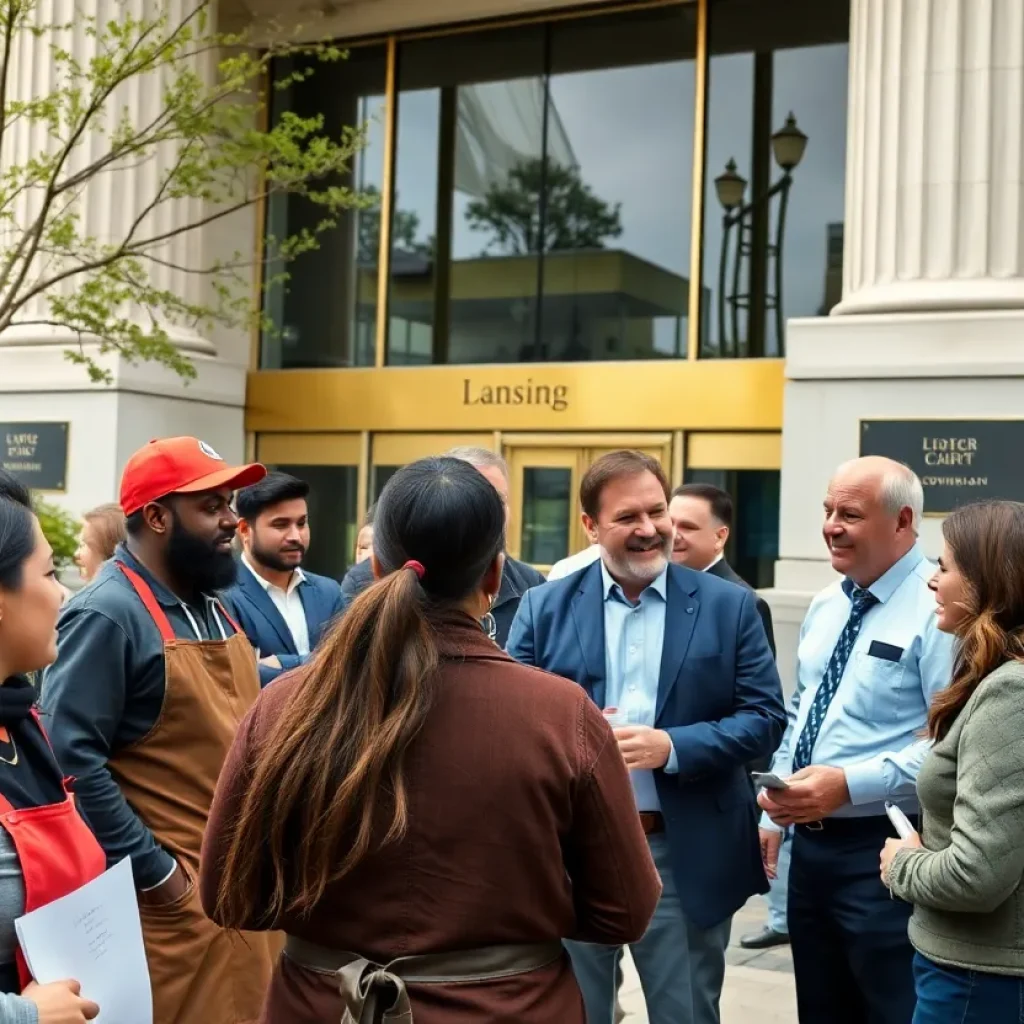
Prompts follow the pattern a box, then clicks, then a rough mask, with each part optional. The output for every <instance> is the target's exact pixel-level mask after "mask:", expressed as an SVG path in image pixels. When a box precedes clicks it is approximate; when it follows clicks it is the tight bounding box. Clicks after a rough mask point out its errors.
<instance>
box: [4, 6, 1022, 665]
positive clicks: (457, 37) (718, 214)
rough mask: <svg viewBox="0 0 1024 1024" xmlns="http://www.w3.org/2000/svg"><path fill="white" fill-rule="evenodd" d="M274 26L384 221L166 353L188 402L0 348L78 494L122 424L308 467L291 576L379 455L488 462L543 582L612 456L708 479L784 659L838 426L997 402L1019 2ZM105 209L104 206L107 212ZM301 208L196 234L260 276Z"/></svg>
mask: <svg viewBox="0 0 1024 1024" xmlns="http://www.w3.org/2000/svg"><path fill="white" fill-rule="evenodd" d="M90 2H91V3H93V4H95V5H97V7H98V8H101V7H102V6H103V5H104V4H105V3H107V2H108V0H90ZM186 2H187V0H174V3H176V4H184V3H186ZM282 10H283V8H282V5H281V4H280V2H279V0H246V2H245V3H243V2H242V0H222V7H221V18H222V20H223V22H224V25H225V26H226V27H229V28H234V27H238V26H240V25H242V24H249V25H254V26H256V31H257V32H265V31H268V29H267V27H266V26H268V25H269V24H270V19H271V17H272V16H273V15H275V14H280V13H281V12H282ZM295 17H296V18H298V19H299V20H300V21H304V22H305V23H307V24H306V27H305V30H306V31H308V32H309V33H310V34H311V36H315V37H317V38H336V39H340V40H343V41H344V42H345V44H346V46H347V47H348V49H349V56H348V59H347V60H346V61H344V62H342V63H339V64H337V65H328V66H323V67H321V68H318V69H317V71H316V73H315V74H314V75H313V76H312V77H311V78H310V79H309V80H308V81H306V82H304V83H302V84H301V85H298V86H293V87H292V88H290V89H289V90H286V91H283V92H273V91H271V92H272V94H273V97H274V105H273V109H272V110H271V112H270V116H280V114H281V112H282V111H284V110H286V109H290V110H294V111H297V112H299V113H300V114H303V115H309V114H311V113H320V114H322V115H323V116H324V118H325V123H326V124H327V125H328V126H332V125H333V126H341V125H346V124H357V123H365V124H367V126H368V136H367V138H368V144H367V146H366V148H365V149H364V150H363V152H362V153H361V154H360V156H359V157H358V159H357V160H356V162H355V164H354V166H353V167H352V173H351V180H350V184H351V185H352V186H353V187H357V188H359V189H361V190H363V191H364V192H366V193H369V194H371V195H373V196H375V197H376V201H375V202H374V203H373V204H372V205H371V206H370V207H369V208H368V209H366V210H364V211H362V212H360V213H358V214H356V213H353V214H352V215H351V216H350V217H348V218H347V219H346V220H345V222H344V223H343V224H341V225H339V227H338V228H337V229H336V230H334V231H332V232H331V233H330V234H329V235H327V236H325V237H324V238H323V240H322V244H321V246H320V248H319V250H317V251H316V252H314V253H309V254H307V255H305V256H303V257H302V258H301V259H300V260H299V261H298V262H297V263H296V264H295V265H294V266H293V267H292V280H291V283H290V285H289V286H288V287H287V288H281V287H277V288H272V289H270V290H268V292H267V294H266V296H265V300H264V302H265V305H264V308H265V311H266V313H267V314H268V315H269V317H270V318H271V319H272V321H273V322H274V324H275V329H274V330H273V331H270V332H267V333H266V335H265V336H263V337H253V338H242V337H238V336H235V335H232V334H229V333H225V334H224V335H223V336H220V337H213V338H198V337H182V338H181V339H180V341H181V344H182V345H183V346H184V347H185V348H186V349H187V350H188V351H189V353H190V354H191V355H192V356H193V357H194V360H195V364H196V366H197V368H198V369H199V378H198V380H197V381H196V382H195V383H194V384H192V385H190V386H189V387H188V388H184V389H183V388H182V387H181V385H180V383H179V382H178V381H177V380H175V379H174V378H173V377H171V376H170V375H168V374H165V373H163V372H158V371H156V370H154V368H152V367H148V366H146V365H140V366H136V367H131V366H124V365H117V364H112V371H113V373H114V377H115V383H114V385H113V386H111V387H109V388H97V387H95V386H91V385H89V384H88V383H87V382H86V381H85V380H84V379H83V377H82V374H81V371H80V370H79V369H77V368H75V367H72V366H70V365H67V364H66V363H65V362H64V360H63V359H62V355H61V349H62V346H63V345H64V344H67V342H68V339H66V338H60V337H56V336H52V335H47V336H40V335H39V334H38V333H35V334H34V333H32V332H31V331H28V330H27V329H26V330H24V331H21V332H18V331H11V332H8V334H7V335H5V336H4V337H3V338H0V403H2V410H3V411H2V415H0V420H3V421H4V422H5V423H10V424H16V425H17V424H31V423H39V422H44V421H59V422H63V423H67V424H69V427H68V435H67V436H68V461H67V473H66V480H65V481H64V487H63V491H64V495H63V498H62V500H64V501H65V502H66V503H67V504H68V505H69V506H70V507H71V508H73V509H74V510H81V509H83V508H85V507H87V506H89V505H91V504H95V503H98V502H100V501H106V500H109V499H110V498H111V496H112V495H113V493H114V488H115V485H116V479H117V474H118V472H119V470H120V466H121V465H122V464H123V462H124V459H125V458H126V457H127V455H128V453H129V452H130V451H131V450H132V449H133V448H135V447H136V446H137V445H138V444H140V443H142V442H144V441H145V440H148V438H149V437H151V436H154V435H158V434H167V433H179V432H186V431H187V432H191V433H198V434H202V435H204V436H205V437H206V439H207V440H209V441H210V443H212V444H214V445H215V446H217V447H219V448H221V449H222V450H223V454H224V455H225V456H231V457H241V456H242V455H243V454H246V453H248V454H249V455H250V456H255V457H258V458H260V459H261V460H263V461H265V462H268V463H270V464H273V465H277V466H281V467H284V468H289V469H290V470H292V471H294V472H296V473H299V474H301V475H303V476H305V477H307V478H309V479H310V481H311V482H312V483H313V484H314V487H315V498H314V510H313V511H314V515H315V518H316V522H317V538H316V552H315V554H314V560H315V561H316V566H315V568H318V569H320V570H322V571H326V572H333V573H335V574H338V573H341V572H342V571H343V570H344V568H345V566H346V564H347V563H348V561H349V559H350V558H351V555H352V549H353V546H354V537H355V532H356V530H357V528H358V524H359V522H360V519H361V517H362V515H363V514H364V512H365V510H366V508H367V506H368V505H369V504H370V503H371V502H372V501H373V500H374V498H375V496H376V495H377V494H378V493H379V491H380V488H381V487H382V486H383V484H384V483H385V482H386V480H387V479H388V477H389V475H390V474H391V473H393V472H394V470H395V468H397V467H398V466H401V465H402V464H403V463H405V462H407V461H409V460H410V459H414V458H417V457H419V456H422V455H424V454H428V453H432V452H439V451H443V450H444V449H446V448H448V447H450V446H451V445H453V444H466V443H474V444H483V445H486V446H488V447H492V448H495V449H497V450H501V451H503V452H504V454H505V455H506V457H507V458H508V460H509V464H510V468H511V472H512V498H513V517H512V524H511V529H510V536H509V549H510V551H511V552H512V553H513V554H515V555H516V556H518V557H520V558H524V559H526V560H528V561H530V562H533V563H534V564H537V565H539V566H542V567H543V566H546V565H550V564H551V563H552V562H554V561H555V560H557V559H558V558H560V557H562V556H563V555H565V554H567V553H569V552H570V551H572V550H575V549H576V548H578V547H580V546H582V544H583V543H584V539H583V537H582V533H581V530H580V527H579V526H578V522H577V520H578V515H577V506H576V498H575V494H576V490H577V487H578V484H579V479H580V476H581V474H582V473H583V471H584V470H585V468H586V466H587V464H588V463H589V462H590V461H591V460H592V459H593V458H595V457H596V456H597V455H599V454H600V453H601V452H602V451H605V450H608V449H610V448H614V447H618V446H622V445H631V446H637V447H641V448H644V449H646V450H648V451H651V452H652V453H654V454H656V455H657V456H658V457H659V458H661V459H662V461H663V464H664V465H665V467H666V470H667V471H668V473H669V475H670V477H671V478H672V480H673V482H681V481H683V480H708V481H712V482H716V483H719V484H721V485H723V486H725V487H727V488H728V489H730V490H731V491H732V492H733V493H734V496H735V498H736V500H737V507H738V521H737V524H736V530H735V531H734V539H733V543H732V549H731V552H730V555H731V558H732V560H733V562H734V564H735V565H736V567H737V568H738V569H739V570H740V571H741V572H742V573H743V574H744V575H745V576H746V577H747V578H748V579H749V580H750V581H751V582H752V583H754V584H755V585H758V586H760V587H762V588H764V589H766V590H767V591H768V593H769V596H770V599H771V600H772V602H773V604H774V606H775V611H776V618H777V620H778V626H779V629H778V632H779V638H780V642H781V651H780V659H781V664H782V666H783V669H784V672H785V673H786V674H789V666H790V665H791V663H792V660H793V646H794V643H795V636H796V630H797V628H798V626H799V622H800V619H801V617H802V615H803V612H804V610H805V608H806V604H807V601H808V599H809V597H810V595H811V594H812V593H813V592H814V591H815V590H816V589H818V588H819V587H820V586H821V585H822V584H823V583H824V582H827V580H828V579H829V578H831V570H830V568H829V567H828V562H827V559H826V558H825V551H824V547H823V544H822V542H821V538H820V518H821V512H820V509H821V498H822V496H823V493H824V489H825V486H826V484H827V480H828V476H829V473H830V471H831V469H832V468H833V467H834V466H835V465H836V464H837V463H838V462H839V461H841V460H842V459H845V458H849V457H852V456H854V455H856V454H858V452H859V451H860V450H861V449H862V445H864V444H868V442H866V441H865V440H864V436H863V435H865V432H866V431H867V429H868V427H866V426H865V422H867V423H874V422H876V421H896V420H900V421H903V420H906V421H910V420H915V419H916V420H934V419H939V418H943V417H945V418H947V419H950V420H955V419H992V418H993V417H1007V418H1010V417H1013V416H1015V415H1018V407H1019V406H1020V405H1021V398H1024V386H1022V383H1021V380H1020V377H1021V375H1022V374H1024V330H1022V328H1024V212H1022V211H1024V171H1022V168H1024V135H1022V125H1024V0H984V2H982V0H653V2H647V0H632V2H629V3H622V2H615V0H612V2H608V3H603V4H602V3H595V4H589V5H586V6H580V5H578V4H574V3H563V2H558V0H436V2H434V3H430V4H426V3H411V2H407V0H337V2H334V3H325V4H323V5H320V6H316V5H312V6H310V5H307V6H306V7H304V8H303V9H302V10H301V11H300V12H299V13H298V14H297V15H295ZM22 56H23V59H25V60H26V61H30V60H31V59H32V56H33V55H32V54H24V55H22ZM38 56H39V55H38V54H37V55H36V58H37V59H38ZM26 66H28V65H26ZM21 81H23V82H24V83H25V87H26V88H31V82H32V79H31V76H29V75H27V74H25V75H23V77H22V79H21ZM26 144H28V140H26ZM129 193H130V190H129ZM114 198H115V197H114V196H113V195H110V196H107V197H99V199H98V201H97V204H96V206H95V207H94V214H95V215H96V216H97V217H99V218H101V219H102V218H103V217H105V216H128V215H130V209H128V208H125V207H123V206H122V205H119V204H120V203H121V202H122V197H121V196H120V195H118V197H117V200H118V201H117V202H115V201H114ZM104 202H106V205H104ZM315 216H316V212H315V211H314V210H310V209H309V208H307V207H306V206H304V205H303V203H302V201H301V200H296V199H291V200H280V201H274V202H272V203H270V204H268V207H267V208H266V209H263V210H258V211H253V212H252V214H251V215H248V216H244V217H242V216H240V217H236V218H234V219H233V220H232V221H231V223H230V224H229V225H227V226H221V228H219V229H218V231H217V232H212V233H211V234H210V237H209V238H207V239H205V240H204V242H203V245H204V248H206V247H209V249H210V251H211V252H215V251H217V249H218V247H220V246H224V247H225V248H228V249H230V248H231V247H235V246H237V245H239V244H242V245H245V244H248V245H252V246H254V247H255V249H256V251H257V252H258V253H260V255H261V257H262V258H263V259H264V260H265V261H266V262H267V265H268V268H269V269H268V273H271V274H273V273H274V271H275V266H274V259H273V239H274V238H275V237H281V236H282V235H283V234H286V233H291V232H294V231H296V230H300V229H301V228H302V227H303V226H305V225H308V224H310V223H312V218H314V217H315ZM268 239H269V240H270V241H269V242H268ZM171 284H172V285H173V282H171ZM179 284H180V286H181V287H183V288H187V287H188V284H187V282H185V281H182V282H179ZM904 440H905V439H904ZM868 446H869V447H870V444H869V445H868ZM937 486H938V485H937ZM954 489H957V488H954ZM958 493H959V491H958ZM930 494H931V492H930ZM929 500H930V501H932V498H931V497H930V499H929ZM940 504H941V500H940ZM937 530H938V520H937V519H933V518H929V519H928V520H927V521H926V523H925V526H924V531H923V536H924V542H925V545H926V547H927V548H928V549H929V550H930V551H932V552H934V551H935V549H936V547H937V543H938V534H937Z"/></svg>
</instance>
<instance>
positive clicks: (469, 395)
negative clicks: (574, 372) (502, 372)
mask: <svg viewBox="0 0 1024 1024" xmlns="http://www.w3.org/2000/svg"><path fill="white" fill-rule="evenodd" d="M462 404H463V405H546V406H548V407H549V408H550V409H551V411H552V412H565V410H566V409H568V408H569V388H568V386H567V385H565V384H556V385H555V386H554V387H552V386H551V385H549V384H534V383H533V380H532V378H531V379H528V380H527V381H526V383H525V384H496V385H493V386H492V385H490V384H484V385H483V386H481V387H479V388H477V389H476V391H475V392H474V390H473V382H472V381H471V380H470V379H469V378H468V377H466V378H465V379H464V380H463V382H462Z"/></svg>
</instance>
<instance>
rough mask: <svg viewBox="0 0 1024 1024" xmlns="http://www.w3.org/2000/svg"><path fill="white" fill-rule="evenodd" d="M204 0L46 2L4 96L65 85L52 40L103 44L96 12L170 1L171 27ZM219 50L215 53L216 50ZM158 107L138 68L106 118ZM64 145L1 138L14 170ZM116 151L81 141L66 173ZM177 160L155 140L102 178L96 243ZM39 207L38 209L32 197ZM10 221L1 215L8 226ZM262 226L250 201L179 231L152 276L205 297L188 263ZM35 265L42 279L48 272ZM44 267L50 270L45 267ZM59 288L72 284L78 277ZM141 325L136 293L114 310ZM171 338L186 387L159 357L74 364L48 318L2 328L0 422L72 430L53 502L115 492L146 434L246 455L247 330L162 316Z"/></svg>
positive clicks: (173, 212) (89, 207)
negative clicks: (93, 374) (179, 322)
mask: <svg viewBox="0 0 1024 1024" xmlns="http://www.w3.org/2000/svg"><path fill="white" fill-rule="evenodd" d="M194 3H195V0H127V2H126V3H124V4H121V3H117V2H115V0H37V3H36V5H35V7H34V8H33V10H32V11H31V14H30V15H29V17H30V19H31V20H30V22H29V25H28V26H27V27H26V28H25V29H24V30H22V31H20V32H19V33H18V34H17V36H16V40H15V42H16V50H15V52H14V53H13V54H12V67H11V73H10V75H9V92H8V100H11V99H19V100H25V99H29V98H32V97H41V96H45V95H47V94H49V93H51V92H52V91H53V88H54V86H55V85H56V84H57V73H58V72H57V68H56V66H55V65H54V62H53V58H52V53H51V46H54V45H57V46H61V47H64V48H65V49H66V50H68V51H69V52H71V53H73V54H74V55H75V56H76V58H77V59H79V60H80V61H82V62H87V61H88V60H89V59H90V57H91V56H93V55H94V54H95V52H96V41H95V39H93V38H92V37H91V36H90V35H89V34H88V33H87V31H86V28H87V24H86V22H85V21H84V19H83V16H84V15H92V16H94V17H96V18H97V19H98V20H99V21H100V22H101V23H103V22H105V21H106V19H108V18H112V19H117V20H118V21H122V22H123V18H124V16H125V14H131V15H134V16H135V17H140V16H147V17H150V18H152V17H154V16H157V15H159V14H160V13H161V12H166V13H167V17H168V21H169V24H170V25H171V26H172V27H173V26H174V25H176V24H180V21H181V19H183V18H184V17H186V16H187V15H188V13H189V11H190V10H191V9H192V7H193V4H194ZM55 24H68V26H69V27H68V28H67V29H66V30H63V31H61V32H57V33H54V32H52V31H47V32H45V33H44V34H41V35H38V36H37V35H35V34H33V32H32V31H31V29H32V27H36V28H42V27H43V26H52V25H55ZM210 59H216V56H215V55H212V54H211V55H210ZM160 110H161V82H160V79H159V75H157V74H151V75H148V76H138V77H135V78H132V79H129V80H128V81H126V82H125V83H124V84H123V86H122V87H121V88H120V89H118V90H117V91H116V93H115V94H114V95H113V96H111V97H110V99H109V101H108V102H107V104H106V109H105V118H106V121H105V124H106V127H107V128H108V129H109V128H110V127H112V126H113V125H114V124H116V122H117V120H118V118H120V116H121V114H122V111H127V113H128V116H129V117H130V118H131V120H132V122H133V123H134V124H137V125H145V124H147V123H149V122H150V121H152V119H153V118H154V117H156V116H157V115H158V114H159V112H160ZM56 144H57V143H56V142H55V141H54V140H52V139H50V138H49V137H48V135H47V133H46V130H45V128H44V127H43V126H41V125H34V126H30V125H29V124H27V123H24V122H17V121H16V122H14V123H12V124H11V125H9V126H8V129H7V131H6V132H5V134H4V138H3V147H2V151H0V159H2V160H3V162H4V164H5V165H6V166H8V167H10V166H19V167H24V166H26V164H27V163H28V162H29V161H30V160H31V158H32V157H33V156H34V155H35V154H38V153H40V152H45V151H47V149H49V148H50V147H51V146H54V145H56ZM106 152H108V141H107V139H106V138H104V137H103V135H102V134H90V135H86V136H85V137H84V138H83V141H82V144H81V147H80V149H79V150H78V151H77V152H76V153H75V154H74V155H73V157H72V159H71V163H70V171H71V172H72V173H73V172H74V171H75V170H78V169H81V168H83V167H86V166H89V165H90V164H91V163H92V162H93V161H95V160H96V159H97V158H98V157H100V156H102V155H103V154H104V153H106ZM174 159H175V149H174V146H173V145H167V146H164V147H159V148H157V149H156V151H155V152H151V153H149V154H146V155H145V156H144V157H143V158H141V159H138V160H134V161H128V162H127V163H126V164H125V165H121V166H119V167H118V169H117V170H115V171H112V172H105V173H101V174H99V175H97V176H96V177H95V178H93V179H92V180H91V181H90V182H89V183H88V185H87V186H86V187H85V188H84V190H83V192H82V194H81V196H80V197H78V206H77V209H78V213H79V215H80V221H79V232H80V233H81V234H83V235H91V236H94V237H95V238H96V239H98V240H99V241H101V242H114V243H116V242H118V241H120V240H123V239H124V237H125V233H126V231H127V230H128V229H129V228H130V226H131V225H132V224H133V223H134V221H135V220H136V219H137V218H138V217H139V216H140V215H141V214H143V213H144V212H145V210H146V209H147V207H148V206H149V204H151V203H152V202H153V200H154V198H155V197H156V194H157V191H158V189H159V187H160V182H161V180H162V179H163V175H164V174H165V173H166V170H167V168H168V167H169V166H171V161H173V160H174ZM18 203H19V205H18V206H17V207H16V209H15V215H16V218H17V223H18V225H19V228H21V227H23V226H25V225H28V224H31V223H32V219H33V205H32V204H33V203H38V198H37V197H33V196H32V195H30V194H26V195H23V196H21V197H20V198H19V201H18ZM35 209H38V207H37V206H36V207H35ZM202 216H203V206H202V204H200V203H198V202H196V201H193V200H188V199H179V200H174V201H172V202H169V203H166V204H163V205H162V206H161V207H160V208H159V209H158V210H157V211H155V212H153V213H150V214H149V216H148V217H147V218H146V219H145V221H143V223H142V224H141V225H140V233H141V237H153V236H155V235H160V234H162V233H164V232H167V231H169V230H172V229H173V228H174V226H175V225H176V224H188V223H195V221H196V220H197V219H198V218H201V217H202ZM3 229H4V225H3V224H0V230H3ZM255 233H256V223H255V212H254V211H245V213H244V214H241V215H236V216H233V217H230V218H225V219H223V220H221V221H218V222H217V223H216V224H215V225H214V226H213V227H212V228H210V229H199V230H194V231H190V232H188V233H187V234H184V235H179V236H177V237H176V238H174V239H172V240H170V241H169V242H168V243H167V244H166V245H165V246H164V247H163V249H162V250H161V251H160V252H159V253H158V254H157V255H159V256H160V258H161V259H162V260H163V261H165V262H164V263H163V264H159V265H158V264H153V263H149V264H148V274H149V279H150V281H151V282H152V283H153V285H154V286H155V287H157V288H160V289H166V290H167V291H169V292H171V293H174V294H176V295H180V296H182V297H184V298H186V299H188V300H190V301H193V302H196V303H203V302H204V301H205V296H206V295H207V294H208V293H207V288H208V287H209V281H208V280H207V279H205V278H203V277H201V276H199V275H196V274H191V273H188V272H187V271H185V270H182V269H180V268H181V267H199V266H203V265H208V264H209V263H211V262H212V261H213V260H214V259H215V258H217V256H220V257H221V258H226V257H228V256H229V255H230V253H231V252H233V251H235V250H237V251H241V252H248V251H252V247H253V245H254V240H255ZM45 272H46V270H45V267H42V266H38V265H37V266H36V267H35V268H34V270H33V274H34V277H35V280H37V281H38V280H40V277H39V274H40V273H45ZM47 276H49V274H47ZM57 287H58V288H67V289H68V290H70V289H71V288H73V287H74V281H69V282H67V283H66V284H64V285H58V286H57ZM47 313H48V307H47V304H46V301H45V298H43V297H42V296H40V297H39V298H38V299H36V300H34V301H33V302H32V304H31V306H30V307H29V308H25V309H23V310H22V312H21V314H20V315H21V318H22V319H23V320H26V321H30V320H36V319H45V318H46V316H47ZM118 313H119V315H122V316H126V317H128V318H131V319H133V320H134V321H135V322H138V323H140V324H143V325H148V324H149V313H148V311H147V310H145V309H142V308H140V307H138V306H134V307H133V306H132V305H131V304H129V305H128V306H127V307H126V308H125V309H123V310H119V311H118ZM164 326H165V328H166V329H167V332H168V334H169V335H170V337H171V339H172V340H173V341H174V342H175V343H176V344H177V345H178V346H179V348H180V349H181V350H182V351H183V352H186V353H187V354H188V355H189V356H190V357H192V360H193V365H194V367H195V369H196V371H197V378H196V379H195V380H193V381H190V382H189V383H188V384H187V386H185V385H183V382H182V380H181V379H180V378H179V377H178V376H177V375H176V374H174V373H173V372H172V371H170V370H169V369H167V368H166V367H163V366H160V365H157V364H155V363H152V362H142V363H138V364H135V365H132V364H129V363H128V362H127V361H126V360H124V359H122V358H120V357H119V356H117V355H115V354H113V353H111V354H108V355H105V356H102V357H98V361H99V362H101V363H102V365H103V366H104V368H106V369H108V370H109V371H110V374H111V378H112V383H111V384H110V386H105V385H93V384H91V383H90V381H89V378H88V376H87V375H86V373H85V370H84V369H83V368H82V367H81V366H76V365H73V364H71V363H70V362H69V361H68V360H67V359H66V358H65V353H66V351H67V350H68V349H69V348H71V347H74V346H76V345H77V344H78V339H77V337H75V336H74V334H73V333H72V332H70V331H67V330H64V329H58V328H51V327H48V326H39V325H30V324H27V323H22V324H20V325H19V324H17V323H15V324H14V326H12V327H11V328H10V329H8V330H7V331H5V332H4V333H3V335H2V336H0V420H3V421H4V422H26V423H32V422H59V423H62V424H66V426H67V436H68V439H69V440H68V452H67V472H66V476H65V480H66V490H65V492H64V493H63V494H62V495H61V496H59V498H58V500H59V501H60V502H61V503H62V504H63V505H64V506H65V507H66V508H67V509H68V510H69V511H71V512H72V513H76V514H78V513H81V512H83V511H85V510H86V509H88V508H90V507H91V506H94V505H97V504H99V503H101V502H106V501H111V500H114V499H116V496H117V493H118V483H119V479H120V475H121V470H122V467H123V466H124V464H125V462H126V460H127V459H128V457H129V456H130V455H131V454H132V452H133V451H135V450H136V449H137V448H139V447H140V446H141V445H143V444H145V443H146V442H147V441H149V440H150V439H151V438H154V437H161V436H164V437H166V436H173V435H175V434H193V435H197V436H199V437H201V438H203V439H204V440H205V441H208V442H209V443H210V444H212V445H213V447H214V448H216V449H217V450H218V451H220V452H221V454H223V455H224V456H225V458H228V459H233V460H235V459H241V458H242V457H243V456H244V452H245V433H244V409H245V378H246V370H247V367H248V362H249V337H248V334H247V332H244V331H241V332H239V331H231V330H228V329H220V330H218V331H217V332H216V334H215V336H214V337H210V338H206V337H201V336H200V335H199V334H198V333H197V332H195V331H193V330H191V329H189V328H188V327H187V326H185V327H177V326H173V325H170V324H165V325H164Z"/></svg>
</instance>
